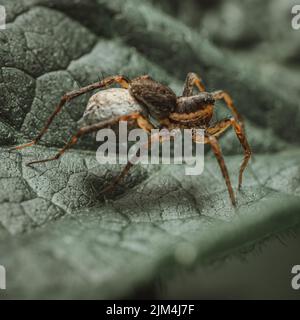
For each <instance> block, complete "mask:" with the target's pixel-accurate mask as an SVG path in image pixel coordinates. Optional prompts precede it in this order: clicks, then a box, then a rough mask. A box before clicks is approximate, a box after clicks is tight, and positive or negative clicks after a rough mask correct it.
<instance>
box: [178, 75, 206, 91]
mask: <svg viewBox="0 0 300 320" xmlns="http://www.w3.org/2000/svg"><path fill="white" fill-rule="evenodd" d="M194 86H196V87H197V88H198V89H199V91H200V92H201V91H205V86H204V84H203V82H202V79H201V78H200V77H199V76H198V75H197V74H196V73H193V72H190V73H188V75H187V76H186V79H185V83H184V87H183V93H182V96H183V97H189V96H192V95H193V88H194Z"/></svg>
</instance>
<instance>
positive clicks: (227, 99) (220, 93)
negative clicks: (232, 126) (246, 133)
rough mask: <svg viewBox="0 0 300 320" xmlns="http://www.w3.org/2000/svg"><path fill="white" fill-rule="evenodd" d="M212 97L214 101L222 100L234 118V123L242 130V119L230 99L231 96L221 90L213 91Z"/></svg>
mask: <svg viewBox="0 0 300 320" xmlns="http://www.w3.org/2000/svg"><path fill="white" fill-rule="evenodd" d="M212 95H213V97H214V99H215V100H222V99H223V100H224V101H225V103H226V105H227V107H228V109H229V110H230V111H231V112H232V114H233V116H234V118H235V120H236V121H238V122H240V124H241V127H242V129H244V120H243V117H242V116H241V115H240V113H239V112H238V110H237V108H236V106H235V105H234V103H233V100H232V98H231V96H230V95H229V94H228V93H227V92H225V91H222V90H219V91H215V92H213V93H212Z"/></svg>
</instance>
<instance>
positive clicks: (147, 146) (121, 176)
mask: <svg viewBox="0 0 300 320" xmlns="http://www.w3.org/2000/svg"><path fill="white" fill-rule="evenodd" d="M169 138H170V136H164V137H162V136H160V135H157V134H155V135H150V136H149V138H148V142H147V143H146V144H144V145H143V148H144V149H145V150H147V149H150V148H151V144H152V143H153V142H155V141H160V142H162V141H163V140H165V139H169ZM139 154H140V150H139V152H138V153H137V154H136V155H135V156H133V157H132V158H131V159H130V160H128V162H127V164H126V166H125V167H124V169H123V170H122V171H121V173H120V174H119V175H118V176H117V177H116V178H115V179H114V180H113V182H112V183H110V184H109V185H108V186H107V187H106V188H104V189H103V190H102V191H101V194H102V193H107V192H113V190H114V189H115V188H116V186H117V185H118V184H119V183H120V182H121V181H122V180H123V179H124V178H125V177H126V175H127V174H128V173H129V170H130V169H131V167H132V166H133V165H134V164H135V162H136V160H137V157H138V156H139Z"/></svg>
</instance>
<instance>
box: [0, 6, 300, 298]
mask: <svg viewBox="0 0 300 320" xmlns="http://www.w3.org/2000/svg"><path fill="white" fill-rule="evenodd" d="M4 5H5V6H6V8H7V13H8V22H9V23H8V26H7V30H5V31H0V43H1V46H0V67H1V72H0V93H1V94H0V144H1V146H2V147H1V149H0V160H1V166H0V186H1V188H0V240H1V241H0V264H2V265H4V266H5V267H6V269H7V271H8V272H7V276H8V279H7V284H8V285H7V287H8V289H7V290H6V292H5V297H10V298H87V297H90V298H113V297H129V296H130V295H131V294H132V293H133V292H134V290H136V289H140V288H142V287H143V286H144V285H145V284H147V283H150V282H151V281H153V280H154V279H155V277H156V276H157V275H158V274H160V273H161V272H163V271H164V270H166V269H167V270H172V271H173V270H176V269H177V268H182V267H188V266H191V265H195V264H209V263H211V262H212V261H213V260H215V259H219V258H220V257H223V256H227V255H229V254H231V253H234V252H237V251H238V250H239V249H240V248H243V247H245V246H247V245H249V244H255V243H257V242H259V241H261V240H262V239H265V238H267V237H269V236H270V235H271V234H277V233H278V232H280V231H283V230H287V229H289V228H291V227H295V226H297V225H298V224H299V223H300V216H299V214H298V212H299V208H300V200H299V195H300V187H299V186H300V165H299V163H300V161H299V160H300V150H299V148H298V145H299V140H298V139H297V135H298V134H299V126H297V125H296V124H297V123H298V122H299V105H298V101H299V92H298V91H297V90H294V89H293V88H287V91H284V90H282V91H278V90H277V89H276V88H275V87H274V86H273V84H272V82H270V81H266V78H263V77H261V76H260V73H259V66H258V65H256V63H255V60H254V58H253V59H252V60H250V61H249V62H248V63H241V62H239V61H238V60H235V59H234V57H232V56H230V55H227V54H225V53H223V51H222V50H220V49H219V48H217V47H216V46H215V45H213V44H211V43H210V42H209V41H208V40H205V39H204V38H202V36H200V35H199V33H197V32H196V31H195V30H193V29H192V28H190V27H187V26H186V25H184V24H183V23H181V22H179V21H176V20H175V19H174V18H172V17H171V16H169V15H167V14H166V13H163V12H162V11H160V10H158V9H156V8H155V7H154V6H152V5H150V4H149V2H146V1H144V2H141V1H138V2H137V1H134V0H130V1H106V0H105V1H103V0H102V1H100V0H99V1H83V0H82V1H76V4H74V1H69V0H64V1H56V0H51V1H49V0H48V1H43V0H31V1H22V3H20V2H19V1H12V0H9V1H4ZM256 70H257V72H256ZM276 70H278V69H276ZM188 71H195V72H198V73H200V74H201V75H202V77H203V78H204V80H205V82H206V83H207V88H208V90H215V89H226V90H228V91H229V92H230V93H231V94H232V96H233V97H234V98H235V101H236V104H237V106H238V108H239V110H240V111H241V113H242V114H243V115H245V116H246V119H247V134H248V137H249V141H250V144H251V146H252V148H253V150H254V160H253V161H252V163H251V165H250V166H249V168H248V169H247V171H246V174H245V177H244V187H243V189H242V191H241V192H237V198H238V207H237V209H236V210H234V209H233V207H232V206H231V204H230V201H229V197H228V193H227V190H226V187H225V183H224V180H223V178H222V176H221V173H220V171H219V168H218V165H217V162H216V160H215V159H214V157H213V156H212V155H211V154H210V153H209V154H208V155H207V157H206V163H205V170H204V173H203V174H202V175H201V176H193V177H192V176H186V175H185V174H184V168H183V167H182V166H166V165H161V166H135V167H134V168H133V170H132V172H131V174H130V175H129V176H128V177H127V178H126V180H125V181H124V182H123V183H121V185H120V186H119V187H118V190H117V192H116V194H114V196H113V197H112V198H110V199H105V198H104V197H103V196H102V195H100V191H101V190H102V189H103V188H104V187H105V185H107V184H108V183H109V181H111V180H112V178H113V177H114V176H116V175H117V174H118V172H119V171H120V169H121V167H120V166H108V165H107V166H100V165H99V164H98V163H97V161H96V157H95V151H94V150H95V147H96V146H97V144H96V141H95V139H94V138H93V137H91V136H90V137H87V138H86V139H82V141H80V143H79V144H78V145H77V146H76V148H74V149H73V150H70V151H69V152H67V153H66V154H65V156H64V157H62V158H61V159H60V160H59V161H54V162H49V163H46V164H41V165H37V166H35V167H27V166H25V163H26V162H28V160H30V159H39V158H45V157H47V156H49V155H53V154H54V153H55V151H56V147H59V146H62V145H63V144H64V141H65V140H67V139H68V138H69V136H70V135H71V134H72V133H73V132H74V130H76V127H77V120H78V119H79V118H80V117H81V114H82V112H83V111H84V109H85V106H86V103H87V100H88V96H83V97H80V98H78V99H76V100H74V101H72V102H71V103H69V104H68V105H67V106H66V107H65V109H64V110H63V111H62V112H61V114H60V115H59V116H58V117H57V119H56V120H55V121H54V123H53V124H52V125H51V127H50V129H49V131H48V133H47V134H46V135H45V137H44V138H43V141H42V142H41V143H40V145H39V146H35V147H32V148H28V149H25V150H23V151H21V152H8V151H7V146H10V145H14V144H18V143H22V142H25V141H28V140H30V139H32V138H33V137H35V136H36V134H37V133H38V132H39V130H40V129H41V127H42V126H43V124H44V123H45V121H46V119H47V118H48V116H49V115H50V114H51V113H52V111H53V108H54V107H55V105H56V104H57V102H58V101H59V99H60V97H61V96H62V95H63V94H64V93H65V92H68V91H70V90H73V89H74V88H78V87H81V86H83V85H86V84H89V83H91V82H94V81H97V80H98V78H99V77H100V76H101V73H104V74H120V73H124V74H126V75H128V76H130V77H133V76H137V75H140V74H146V73H149V74H151V75H152V76H153V77H154V78H155V79H157V80H159V81H162V82H164V83H166V84H168V85H170V86H171V87H172V88H173V89H174V90H175V91H176V93H178V94H180V91H181V90H182V89H181V87H182V84H183V81H184V77H185V75H186V73H187V72H188ZM284 76H285V77H287V78H290V77H289V76H290V73H289V71H286V72H285V73H284ZM269 80H270V79H269ZM275 82H276V81H275ZM284 85H285V86H288V84H287V83H286V84H284ZM287 92H288V94H287ZM222 109H224V110H225V108H223V107H222V104H218V106H217V110H218V117H223V116H224V115H227V113H222V112H220V111H221V110H222ZM283 110H284V117H283V116H282V112H283ZM297 121H298V122H297ZM221 141H222V147H223V150H224V153H225V154H226V155H227V156H226V163H227V165H228V168H229V171H230V175H231V178H232V182H233V183H234V186H236V184H237V173H238V168H239V163H240V161H241V159H242V150H241V148H240V146H239V144H238V142H237V141H236V138H235V135H234V134H233V133H232V132H229V133H228V134H226V135H225V136H224V138H222V139H221Z"/></svg>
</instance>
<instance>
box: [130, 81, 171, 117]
mask: <svg viewBox="0 0 300 320" xmlns="http://www.w3.org/2000/svg"><path fill="white" fill-rule="evenodd" d="M129 92H130V94H131V95H132V96H133V97H134V98H135V99H136V100H137V101H138V102H139V103H140V104H141V105H142V106H143V107H144V109H145V110H146V111H147V112H148V113H150V115H151V116H152V117H153V118H154V119H157V120H159V119H165V118H167V117H168V116H169V114H170V113H171V112H173V111H174V110H175V108H176V94H175V93H174V92H173V90H172V89H170V88H169V87H167V86H165V85H163V84H161V83H159V82H157V81H155V80H153V79H152V78H151V77H149V76H147V75H146V76H142V77H139V78H136V79H133V80H132V81H131V83H130V85H129Z"/></svg>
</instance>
